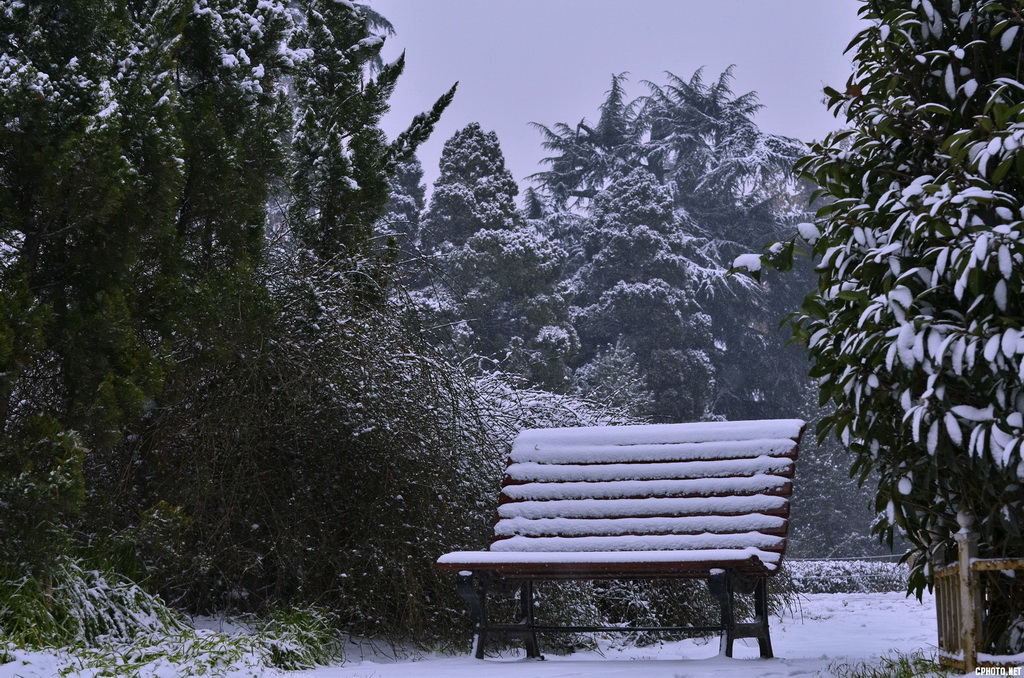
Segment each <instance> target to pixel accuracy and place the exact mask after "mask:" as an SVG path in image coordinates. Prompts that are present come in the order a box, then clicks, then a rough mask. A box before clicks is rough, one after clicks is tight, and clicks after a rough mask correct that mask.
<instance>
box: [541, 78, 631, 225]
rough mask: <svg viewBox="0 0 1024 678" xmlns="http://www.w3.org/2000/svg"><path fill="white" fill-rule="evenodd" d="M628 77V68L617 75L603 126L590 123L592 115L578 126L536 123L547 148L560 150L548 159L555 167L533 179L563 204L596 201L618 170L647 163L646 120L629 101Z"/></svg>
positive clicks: (608, 96)
mask: <svg viewBox="0 0 1024 678" xmlns="http://www.w3.org/2000/svg"><path fill="white" fill-rule="evenodd" d="M625 81H626V74H625V73H619V74H618V75H613V76H612V85H611V88H610V89H609V90H608V91H607V92H606V93H605V100H604V102H603V103H602V104H601V106H600V111H601V114H600V116H599V118H598V121H597V125H594V126H591V125H589V124H588V123H587V121H586V119H583V120H581V121H580V122H579V124H577V125H576V127H575V128H573V127H571V126H569V125H567V124H565V123H556V124H555V125H554V126H553V127H547V126H545V125H541V124H539V123H533V126H534V127H535V128H536V129H537V130H538V131H539V132H540V133H541V135H542V136H543V137H544V142H543V145H544V148H545V149H546V150H548V151H553V152H554V153H555V155H552V156H550V157H548V158H545V159H544V162H546V163H548V164H549V165H550V166H551V167H550V169H548V170H545V171H543V172H538V173H537V174H534V175H533V177H532V178H533V179H536V180H537V181H539V182H540V183H541V184H542V185H543V186H544V187H545V188H546V189H547V190H548V192H549V193H550V194H551V195H552V196H553V197H554V198H555V199H556V201H557V202H558V203H559V204H560V205H564V204H567V203H570V204H582V203H585V202H588V201H589V200H592V199H593V198H594V197H595V196H596V195H597V193H598V192H599V191H600V190H601V189H603V188H604V187H605V186H607V185H608V182H609V181H611V179H612V177H613V176H614V175H615V174H621V173H624V172H628V171H629V169H631V168H633V167H636V166H637V165H639V164H641V162H640V157H642V154H643V150H642V142H641V134H642V133H643V125H642V124H641V123H640V120H639V119H638V118H637V117H636V115H635V107H634V106H633V105H632V104H628V103H627V102H626V91H625V87H624V83H625Z"/></svg>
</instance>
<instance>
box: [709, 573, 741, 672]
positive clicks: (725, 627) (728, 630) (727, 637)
mask: <svg viewBox="0 0 1024 678" xmlns="http://www.w3.org/2000/svg"><path fill="white" fill-rule="evenodd" d="M708 589H710V591H711V595H712V596H714V598H715V599H716V600H717V601H718V605H719V607H720V608H721V611H722V639H721V641H720V642H719V646H718V655H719V656H720V657H732V644H733V640H734V637H733V634H734V633H735V629H736V619H735V617H734V615H733V609H732V604H733V598H732V577H731V576H729V573H727V572H725V571H724V570H720V571H718V572H715V573H714V574H712V575H711V576H710V577H708Z"/></svg>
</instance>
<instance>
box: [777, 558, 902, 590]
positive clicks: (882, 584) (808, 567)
mask: <svg viewBox="0 0 1024 678" xmlns="http://www.w3.org/2000/svg"><path fill="white" fill-rule="evenodd" d="M785 572H786V574H788V576H789V578H790V580H792V582H793V590H794V591H795V592H796V593H883V592H886V591H905V590H906V588H907V575H908V568H907V566H906V565H903V564H900V563H894V562H885V561H879V560H793V559H789V560H787V561H786V564H785Z"/></svg>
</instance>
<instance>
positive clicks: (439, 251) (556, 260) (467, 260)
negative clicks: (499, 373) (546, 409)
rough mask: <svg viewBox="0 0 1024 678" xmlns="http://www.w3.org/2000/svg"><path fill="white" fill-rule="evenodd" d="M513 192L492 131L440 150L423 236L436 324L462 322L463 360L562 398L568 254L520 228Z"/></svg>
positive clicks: (471, 133)
mask: <svg viewBox="0 0 1024 678" xmlns="http://www.w3.org/2000/svg"><path fill="white" fill-rule="evenodd" d="M518 190H519V189H518V187H517V186H516V183H515V180H514V179H513V178H512V175H511V173H510V172H509V171H508V170H507V169H506V168H505V160H504V156H503V155H502V152H501V147H500V145H499V143H498V138H497V135H495V134H494V132H484V131H483V130H482V129H481V128H480V125H479V124H477V123H472V124H470V125H468V126H467V127H465V128H464V129H462V130H459V131H458V132H456V133H455V135H453V136H452V138H451V139H449V140H448V142H446V143H445V147H444V150H443V152H442V155H441V165H440V174H439V176H438V179H437V181H436V183H435V184H434V192H433V195H432V197H431V201H430V206H429V207H428V209H427V211H426V213H425V214H424V215H423V219H422V222H421V227H422V230H421V237H420V239H421V243H422V244H423V247H424V249H425V250H426V251H427V252H428V253H432V254H434V255H435V257H436V265H437V267H438V269H439V273H440V275H438V276H437V277H436V281H437V282H436V283H435V285H436V286H435V287H434V288H433V291H432V292H431V294H430V296H432V297H433V302H432V304H433V306H434V307H435V308H436V309H438V310H439V311H440V313H439V314H438V317H437V318H436V319H435V320H436V321H437V322H438V323H439V324H445V323H452V322H458V321H462V323H464V324H463V325H462V327H463V328H464V329H463V331H462V332H461V333H460V334H461V336H460V335H459V334H455V335H454V337H455V342H456V344H457V345H458V346H459V348H458V350H459V351H460V352H461V353H462V354H463V355H471V354H479V355H481V356H484V357H486V358H488V359H490V360H493V361H499V362H501V361H505V365H504V369H506V370H508V371H511V372H515V373H518V374H522V375H523V376H526V377H527V378H528V379H529V380H530V381H531V382H532V383H533V385H538V386H541V385H542V386H546V387H548V388H552V389H556V390H561V389H564V388H566V387H567V386H568V373H567V371H566V368H565V361H566V359H567V358H568V357H569V356H570V355H572V353H574V352H575V349H576V334H575V331H574V330H573V328H572V326H571V325H570V324H569V322H568V304H567V302H566V300H565V298H564V296H563V295H562V293H561V292H560V291H559V290H558V289H557V284H558V282H559V280H560V279H561V277H562V266H563V264H564V260H565V253H564V252H563V251H562V250H561V249H560V248H558V247H557V246H555V245H554V244H553V243H552V242H551V241H550V240H549V239H548V238H546V237H545V236H544V235H543V234H542V233H541V232H540V231H539V230H538V229H537V228H536V227H535V226H533V225H529V224H527V223H526V221H525V220H524V219H523V215H522V214H521V213H520V212H519V209H518V208H517V206H516V203H515V196H516V194H517V193H518ZM456 329H459V328H458V327H456Z"/></svg>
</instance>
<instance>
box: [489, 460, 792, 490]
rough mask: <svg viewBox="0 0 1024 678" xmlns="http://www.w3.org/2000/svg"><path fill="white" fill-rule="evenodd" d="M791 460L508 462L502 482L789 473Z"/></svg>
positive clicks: (687, 477) (696, 477)
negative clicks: (602, 462) (597, 462)
mask: <svg viewBox="0 0 1024 678" xmlns="http://www.w3.org/2000/svg"><path fill="white" fill-rule="evenodd" d="M794 466H795V462H794V460H793V459H792V458H790V457H769V456H761V457H756V458H753V459H747V458H744V459H726V460H718V461H684V462H678V461H677V462H646V463H633V464H622V463H616V464H539V463H537V462H523V463H514V464H509V467H508V470H507V472H506V484H523V483H528V482H553V483H566V482H574V481H584V482H596V481H611V480H657V479H669V478H670V479H675V480H683V479H698V478H725V477H745V476H752V475H756V474H758V473H770V474H773V475H781V476H784V477H792V475H793V469H794Z"/></svg>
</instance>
